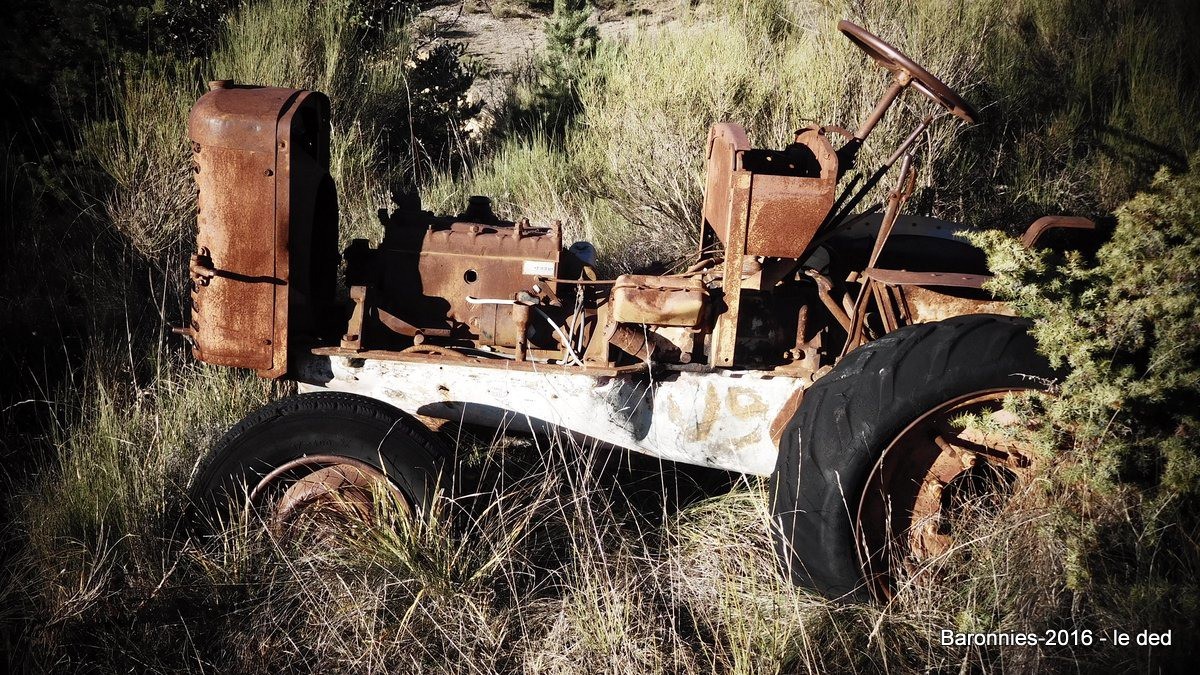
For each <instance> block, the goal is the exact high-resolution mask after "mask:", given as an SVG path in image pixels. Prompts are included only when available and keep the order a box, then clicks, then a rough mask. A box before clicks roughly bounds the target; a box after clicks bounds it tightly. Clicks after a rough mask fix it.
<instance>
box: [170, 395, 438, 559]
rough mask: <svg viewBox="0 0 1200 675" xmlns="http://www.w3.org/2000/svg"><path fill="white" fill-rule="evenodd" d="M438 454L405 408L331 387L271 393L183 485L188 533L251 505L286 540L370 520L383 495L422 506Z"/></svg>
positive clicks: (409, 507)
mask: <svg viewBox="0 0 1200 675" xmlns="http://www.w3.org/2000/svg"><path fill="white" fill-rule="evenodd" d="M447 456H448V453H447V451H446V450H445V449H444V447H443V445H442V444H441V443H440V442H438V440H437V439H436V437H434V436H433V434H432V433H431V432H430V431H429V430H428V429H427V428H426V427H425V426H424V425H422V424H421V423H420V422H418V421H417V420H416V419H415V418H413V417H412V416H410V415H407V414H405V413H404V412H401V411H400V410H397V409H396V408H393V407H392V406H390V405H387V404H384V403H381V402H379V401H375V400H373V399H369V398H365V397H362V396H356V395H353V394H345V393H339V392H320V393H314V394H303V395H300V396H290V397H287V398H284V399H280V400H278V401H275V402H273V403H269V404H267V405H266V406H263V407H262V408H260V409H258V410H257V411H255V412H253V413H251V414H250V415H249V416H248V417H246V419H244V420H242V421H241V422H240V423H239V424H237V425H236V426H234V427H233V428H232V429H230V430H229V432H228V433H226V434H225V436H224V438H222V439H221V441H220V442H219V443H218V445H217V447H216V448H215V449H214V450H213V451H212V453H211V454H210V456H209V459H208V461H207V463H206V464H205V466H204V468H203V469H202V470H201V471H200V474H199V476H198V477H197V479H196V481H195V482H194V483H193V486H192V490H191V495H190V496H191V500H192V504H193V506H194V508H195V517H194V518H193V526H194V528H195V529H196V530H197V531H200V532H204V531H213V530H214V529H218V528H219V527H221V526H222V525H224V524H225V523H227V521H228V520H229V519H230V517H231V516H232V515H233V509H235V508H238V507H239V506H249V507H251V508H252V509H253V510H254V512H255V514H256V515H259V516H261V517H262V518H263V519H264V521H265V524H266V525H267V526H268V527H270V528H271V529H272V530H274V531H275V532H276V533H277V534H280V535H282V536H284V537H287V538H292V537H297V536H300V535H301V534H307V533H309V532H310V531H311V529H312V528H313V527H314V525H315V526H318V527H319V528H320V529H321V530H324V531H326V532H327V531H328V528H330V527H339V526H343V525H345V524H347V523H348V522H350V521H359V522H362V521H370V520H371V519H372V517H373V515H374V514H375V513H376V512H377V511H378V508H379V507H380V506H381V502H382V501H383V500H387V501H388V502H390V504H389V506H394V507H396V508H398V509H399V510H400V511H401V512H406V513H407V514H409V515H419V514H421V513H423V512H424V511H425V510H426V509H427V508H428V507H429V505H430V504H431V503H432V499H433V497H434V495H435V491H436V488H437V481H438V479H439V476H440V473H441V472H442V471H443V470H444V469H445V468H446V464H447V461H446V460H447Z"/></svg>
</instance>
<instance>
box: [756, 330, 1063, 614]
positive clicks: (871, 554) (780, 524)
mask: <svg viewBox="0 0 1200 675" xmlns="http://www.w3.org/2000/svg"><path fill="white" fill-rule="evenodd" d="M1027 328H1028V322H1026V321H1023V320H1021V319H1016V318H1012V317H1005V316H995V315H968V316H960V317H955V318H952V319H948V320H946V321H941V322H937V323H929V324H920V325H916V326H908V327H905V328H901V329H899V330H897V331H894V332H892V333H889V334H888V335H885V336H883V337H882V338H880V339H878V340H875V341H873V342H871V343H868V344H867V345H864V346H863V347H861V348H859V349H856V350H855V351H853V352H851V353H850V354H849V355H847V356H846V357H845V358H843V359H842V360H841V361H840V362H839V363H838V364H837V366H835V367H834V369H833V370H832V371H831V372H830V373H829V374H828V375H826V376H825V377H823V378H822V379H821V380H819V381H818V382H817V383H816V384H815V385H813V387H812V388H811V389H809V390H808V392H806V393H805V396H804V400H803V402H802V403H801V405H800V408H799V409H798V410H797V412H796V414H795V415H794V416H793V418H792V420H791V422H790V423H789V424H788V426H787V427H786V428H785V430H784V433H783V436H782V438H781V441H780V452H779V459H778V463H777V465H776V468H775V472H774V474H773V475H772V477H771V486H770V487H771V512H772V516H773V524H774V527H775V533H774V534H775V544H776V552H777V553H778V555H779V559H780V562H781V564H782V566H783V569H784V571H785V574H786V575H788V576H789V577H790V579H791V580H792V581H793V582H794V583H796V584H798V585H802V586H807V587H810V588H813V589H815V590H817V591H818V592H820V593H822V594H823V595H826V596H827V597H831V598H842V597H847V598H856V599H859V598H865V597H868V596H869V595H870V592H871V591H874V592H875V593H876V594H880V593H882V594H883V595H887V593H888V592H889V591H888V589H889V588H890V586H891V583H892V582H893V581H894V578H893V576H892V574H893V573H892V570H891V569H889V568H888V564H887V562H886V560H887V558H888V557H889V556H890V554H893V553H895V552H896V551H900V552H901V553H902V554H904V552H905V551H906V549H911V548H913V547H914V545H912V544H910V542H911V541H912V540H913V537H912V536H911V535H912V533H911V532H909V531H908V530H909V528H910V526H912V527H915V526H916V525H918V523H917V522H916V518H915V517H914V514H919V513H920V512H921V511H922V509H925V510H927V511H928V510H930V509H932V514H933V515H934V516H935V517H936V516H937V515H938V511H939V510H940V509H941V501H938V500H940V498H941V493H942V490H941V489H937V499H934V500H932V502H931V499H930V497H929V495H928V491H926V492H922V488H925V487H928V486H926V485H923V484H922V483H921V482H920V481H922V480H924V479H925V478H926V477H928V476H935V475H936V474H937V472H936V471H934V468H935V467H945V466H948V465H947V464H946V462H948V461H949V460H950V459H954V460H955V461H959V462H960V464H961V465H962V467H963V468H962V470H960V471H959V472H958V473H954V472H951V473H953V476H943V477H944V478H949V480H946V481H941V479H937V480H938V481H940V482H941V484H943V485H949V483H950V481H953V480H955V479H957V480H959V482H960V483H962V482H964V481H966V480H968V479H966V478H959V473H964V472H966V471H967V470H968V469H969V470H970V471H975V469H974V463H975V462H976V459H975V456H976V455H975V453H967V454H970V455H971V458H972V459H971V464H972V465H971V466H967V465H966V463H965V462H966V460H965V457H966V454H964V453H962V452H961V451H960V450H959V449H957V447H956V446H953V444H950V443H946V442H945V440H944V439H941V437H940V436H939V435H938V434H939V433H948V432H939V431H938V428H947V425H948V422H949V420H950V418H951V416H952V415H960V414H962V413H963V412H972V413H979V412H985V413H986V412H988V411H990V410H994V409H997V408H999V405H1000V404H999V401H1000V399H1002V398H1003V395H1004V394H1005V393H1007V392H1017V391H1022V390H1030V389H1044V388H1045V387H1046V386H1047V384H1048V383H1049V382H1050V381H1051V379H1052V378H1053V377H1054V373H1053V371H1052V370H1051V368H1050V366H1049V364H1048V363H1047V361H1046V359H1045V358H1044V357H1043V356H1041V355H1040V354H1038V352H1037V350H1036V343H1035V341H1034V340H1033V338H1032V337H1031V336H1030V335H1029V334H1028V332H1027ZM963 406H967V407H963ZM925 424H930V425H933V426H930V427H928V428H927V427H925V426H922V425H925ZM939 425H940V427H939ZM914 429H915V430H916V431H914ZM914 434H916V435H918V436H919V438H916V439H915V440H914ZM924 435H930V438H925V437H924ZM939 439H940V440H939ZM935 440H936V441H938V444H936V445H935V444H934V441H935ZM960 445H966V442H965V441H964V442H962V443H960ZM889 448H891V450H889ZM929 448H932V450H930V449H929ZM885 451H888V452H887V453H886V455H887V457H888V459H887V463H885V462H884V457H885ZM983 456H984V457H985V458H990V457H991V455H983ZM996 456H997V457H1002V455H999V454H998V455H996ZM1018 457H1019V455H1017V454H1016V453H1013V454H1012V455H1011V458H1012V460H1013V463H1014V466H1015V464H1016V463H1017V462H1018V459H1017V458H1018ZM1021 459H1027V458H1025V457H1023V456H1021ZM979 461H980V462H984V463H987V459H984V460H979ZM1001 463H1003V462H998V463H997V467H996V471H995V474H996V475H1009V474H1011V472H1008V473H1006V474H1001V473H1000V472H1001V471H1002V470H1003V471H1006V472H1007V471H1008V469H1007V467H1002V466H999V464H1001ZM939 470H941V469H939ZM881 474H883V476H884V478H883V479H882V480H881V479H880V475H881ZM988 475H989V476H990V475H991V474H988ZM986 477H987V476H985V478H986ZM928 480H930V481H934V480H935V479H934V478H928ZM970 480H972V481H974V480H975V479H974V478H970ZM981 480H982V479H981ZM868 484H870V485H871V486H872V487H871V489H868ZM933 487H934V488H939V487H940V485H934V486H933ZM881 501H883V502H886V511H887V513H888V514H889V516H887V522H885V523H879V522H874V523H872V522H864V521H869V520H870V519H871V518H872V517H874V519H875V520H876V521H878V519H879V516H878V514H875V516H872V513H873V512H875V511H880V507H879V506H878V505H879V504H880V503H881ZM931 503H932V505H931ZM893 512H894V515H893ZM885 530H886V533H885V534H880V532H883V531H885ZM901 530H904V531H901ZM881 539H885V540H886V541H881ZM908 553H913V551H908ZM868 581H870V582H871V583H867V582H868Z"/></svg>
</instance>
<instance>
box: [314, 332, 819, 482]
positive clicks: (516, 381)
mask: <svg viewBox="0 0 1200 675" xmlns="http://www.w3.org/2000/svg"><path fill="white" fill-rule="evenodd" d="M356 356H357V355H356ZM488 365H489V367H486V368H481V367H479V366H478V365H475V364H471V363H462V362H458V361H452V360H449V359H444V358H442V359H437V361H436V362H433V361H430V360H426V361H421V360H418V359H412V360H405V361H402V360H382V359H374V358H365V359H364V358H344V357H337V356H333V357H322V356H313V357H310V358H306V359H304V360H303V361H300V362H299V363H298V368H297V372H296V376H297V377H298V378H299V380H300V382H301V383H302V384H301V391H315V390H321V389H330V390H335V391H348V392H353V393H358V394H362V395H364V396H369V397H371V398H375V399H378V400H381V401H386V402H388V403H390V404H392V405H395V406H396V407H398V408H400V409H401V410H405V411H408V412H412V413H415V414H421V415H426V416H429V417H436V418H439V419H447V420H452V421H456V422H467V423H471V424H482V425H488V426H492V427H493V428H509V429H513V430H520V429H522V428H524V429H527V430H528V429H533V430H538V431H540V430H543V429H544V426H545V425H550V426H551V427H554V428H557V429H560V430H566V431H570V432H573V433H574V434H577V435H579V436H580V437H585V438H591V439H595V440H599V441H602V442H605V443H609V444H612V445H615V446H618V447H623V448H627V449H629V450H633V451H637V452H642V453H645V454H649V455H652V456H655V457H661V458H663V459H668V460H671V461H679V462H688V463H691V464H699V465H702V466H710V467H714V468H720V469H725V470H729V471H740V472H743V473H749V474H754V475H759V476H766V475H769V474H770V473H771V471H772V470H773V469H774V467H775V458H776V454H777V448H776V444H775V441H774V440H772V438H771V434H770V432H769V429H768V424H769V420H771V419H773V418H775V417H776V416H777V415H778V414H779V412H780V410H781V409H782V408H783V407H784V406H785V405H786V404H787V402H788V401H789V399H790V398H791V396H792V394H793V393H794V392H795V391H796V390H797V389H801V388H803V387H804V386H806V385H805V380H803V379H800V378H793V377H778V376H770V375H769V374H764V373H757V374H756V373H749V372H747V373H744V374H736V373H720V372H717V373H706V372H688V371H666V372H663V373H661V374H659V375H658V376H656V377H655V378H654V379H650V378H649V377H647V376H645V375H644V374H642V375H630V374H625V375H596V374H591V373H588V372H584V371H583V370H582V369H575V370H570V369H566V368H550V367H545V366H539V365H537V364H530V365H525V364H517V363H515V362H512V361H504V362H499V361H492V362H490V363H489V364H488Z"/></svg>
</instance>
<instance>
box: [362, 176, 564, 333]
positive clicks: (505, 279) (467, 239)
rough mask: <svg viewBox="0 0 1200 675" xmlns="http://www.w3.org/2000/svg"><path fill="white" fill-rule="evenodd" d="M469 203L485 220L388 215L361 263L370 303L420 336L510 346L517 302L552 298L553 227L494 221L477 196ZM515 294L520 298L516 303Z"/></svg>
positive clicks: (557, 237) (557, 232) (517, 329)
mask: <svg viewBox="0 0 1200 675" xmlns="http://www.w3.org/2000/svg"><path fill="white" fill-rule="evenodd" d="M474 209H475V211H474V213H475V215H476V217H478V218H479V219H480V220H487V221H489V222H487V223H477V222H467V221H461V220H457V219H449V218H437V217H434V216H432V214H428V213H426V212H397V213H396V214H394V215H393V216H392V218H391V219H390V221H389V222H388V224H387V230H386V235H385V237H384V240H383V242H382V243H381V244H380V246H379V248H378V249H376V250H375V251H372V252H371V254H373V256H374V257H373V259H371V260H370V261H369V262H367V263H366V264H367V265H368V266H369V270H368V271H367V272H366V275H367V276H368V277H369V278H370V279H371V280H372V282H373V283H374V284H375V286H376V287H377V289H378V291H377V293H376V295H375V299H374V301H373V302H374V303H375V305H376V306H377V307H379V308H380V310H381V311H382V312H386V313H387V314H388V315H390V316H392V317H393V318H394V319H397V320H398V321H399V322H403V323H404V324H407V325H409V326H412V327H413V329H414V330H415V331H417V332H419V333H420V334H421V335H423V336H436V337H454V338H459V339H469V340H476V341H479V342H481V343H483V344H487V345H502V346H506V347H518V346H520V345H521V343H522V342H523V341H524V340H525V330H524V327H523V326H522V325H521V324H522V323H525V324H528V321H529V319H528V317H527V316H526V317H524V318H523V317H522V315H523V314H524V313H527V310H522V309H520V307H521V306H522V305H524V304H530V303H536V302H537V301H538V300H540V298H541V297H542V296H545V297H547V298H550V297H556V296H554V293H555V288H556V285H557V278H558V270H559V255H560V251H561V248H562V233H561V227H560V226H559V224H558V223H553V224H551V225H550V226H549V227H546V228H535V227H532V226H530V225H529V223H527V222H524V221H522V222H518V223H505V222H502V221H498V220H496V219H495V218H494V217H493V216H490V215H488V214H490V209H487V208H486V207H485V206H484V205H483V204H482V203H481V202H479V201H478V200H476V203H475V204H474ZM468 213H471V212H470V211H468ZM466 215H468V214H464V216H466ZM522 293H524V294H526V296H528V299H527V300H522V301H521V302H519V303H517V302H516V300H517V298H518V295H519V294H522ZM514 303H516V304H514ZM380 315H381V316H382V313H381V314H380ZM393 323H396V322H393ZM396 325H399V324H398V323H396ZM398 332H399V333H400V334H408V333H410V332H412V331H404V330H400V331H398ZM414 334H415V333H414Z"/></svg>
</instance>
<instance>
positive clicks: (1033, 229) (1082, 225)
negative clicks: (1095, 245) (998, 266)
mask: <svg viewBox="0 0 1200 675" xmlns="http://www.w3.org/2000/svg"><path fill="white" fill-rule="evenodd" d="M1060 229H1066V230H1095V229H1096V223H1094V222H1092V221H1091V220H1090V219H1088V218H1083V217H1080V216H1042V217H1041V218H1038V219H1037V220H1035V221H1033V223H1031V224H1030V225H1029V229H1027V230H1025V234H1023V235H1021V243H1022V244H1024V245H1025V246H1027V247H1029V248H1033V247H1034V246H1037V244H1038V241H1040V240H1041V238H1042V236H1043V235H1045V234H1046V233H1047V232H1050V231H1052V230H1060Z"/></svg>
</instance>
